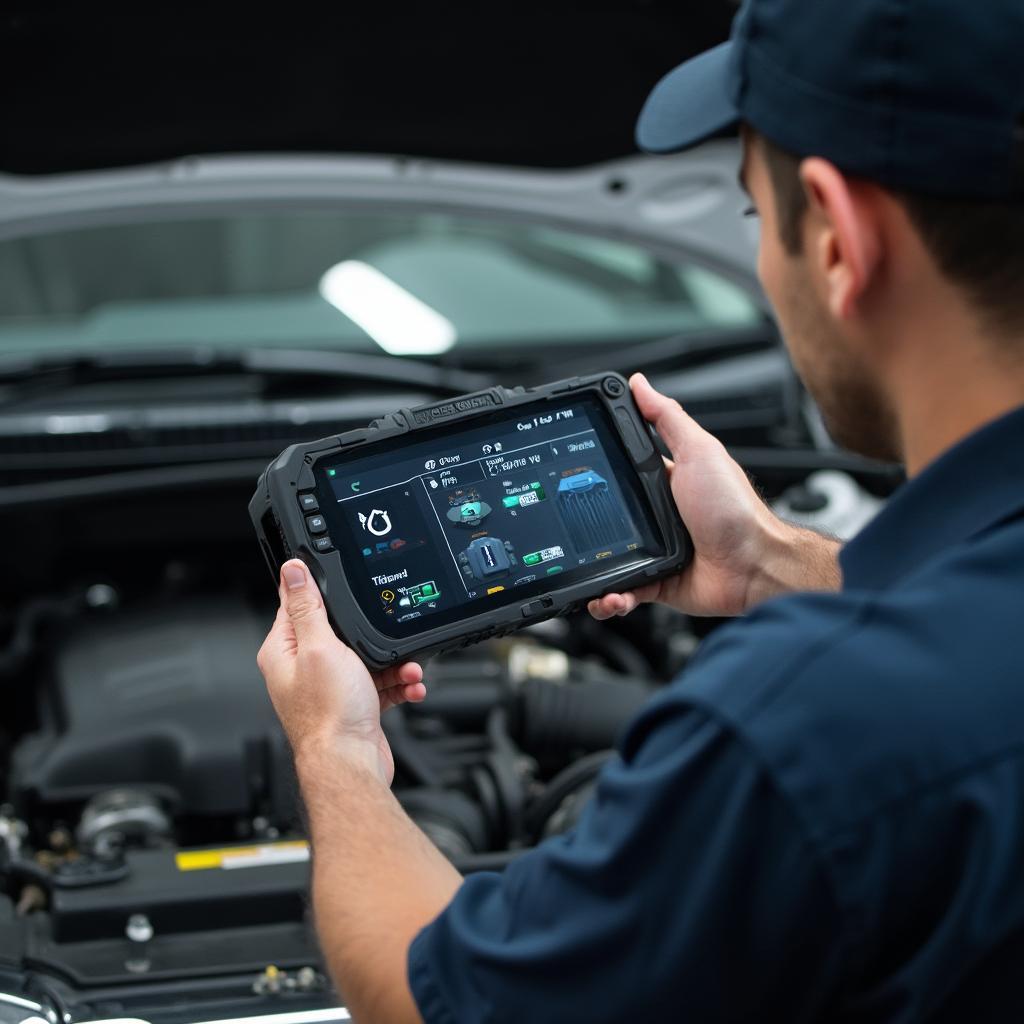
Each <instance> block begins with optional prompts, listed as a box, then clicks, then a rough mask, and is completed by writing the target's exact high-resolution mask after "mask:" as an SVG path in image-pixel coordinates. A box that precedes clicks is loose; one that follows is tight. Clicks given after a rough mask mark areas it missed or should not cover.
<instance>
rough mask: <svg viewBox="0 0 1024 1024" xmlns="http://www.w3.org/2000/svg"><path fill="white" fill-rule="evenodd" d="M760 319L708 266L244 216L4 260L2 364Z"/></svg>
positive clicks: (437, 225)
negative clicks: (11, 355) (23, 355)
mask: <svg viewBox="0 0 1024 1024" xmlns="http://www.w3.org/2000/svg"><path fill="white" fill-rule="evenodd" d="M761 319H762V314H761V312H760V310H759V309H758V307H757V305H756V304H755V302H754V301H753V299H752V298H751V297H750V296H749V295H748V294H747V293H746V292H744V291H743V290H742V289H741V288H740V287H738V286H737V285H736V284H734V283H733V282H732V281H730V280H729V279H727V278H725V277H724V276H722V275H720V274H717V273H714V272H712V271H710V270H708V269H707V268H704V267H702V266H700V265H698V264H697V263H695V262H687V261H684V260H678V261H668V260H665V259H662V258H659V257H657V256H655V255H653V254H652V253H650V252H649V251H647V250H646V249H644V248H642V247H640V246H638V245H634V244H629V243H626V242H621V241H617V240H611V239H605V238H599V237H595V236H591V235H587V234H584V233H582V232H573V231H567V230H561V229H554V228H550V227H543V226H538V225H531V224H524V223H515V224H513V223H508V222H502V221H498V220H495V221H486V220H481V219H477V218H470V217H467V216H455V215H450V214H439V213H427V212H418V213H411V214H410V213H402V214H398V213H388V214H380V213H374V214H368V213H359V212H352V211H337V210H334V211H329V212H313V211H307V212H289V213H261V214H234V215H230V216H217V217H202V218H200V217H190V218H188V219H184V218H182V219H174V220H163V221H150V222H147V223H130V224H108V225H102V226H94V227H85V228H77V229H74V230H65V231H60V232H53V233H49V234H45V235H36V236H32V237H25V238H17V239H13V240H9V241H4V242H0V352H4V351H31V352H35V353H43V352H46V351H57V350H59V351H61V352H74V351H97V350H110V349H116V348H131V349H136V350H137V349H139V348H145V347H147V346H153V347H160V348H166V347H167V346H175V345H196V344H209V345H216V346H219V347H224V348H230V347H239V348H242V347H244V348H249V347H252V346H260V345H275V346H280V345H289V344H294V345H296V346H310V345H313V346H322V347H331V348H335V349H338V350H343V351H344V350H349V351H366V352H380V351H381V350H382V349H383V350H384V351H386V352H390V353H394V354H397V355H411V356H420V357H423V356H426V357H430V356H436V355H440V354H442V353H444V352H447V351H449V350H451V349H456V348H457V349H458V350H459V351H460V352H466V353H467V354H473V355H485V354H486V353H485V351H484V350H487V349H494V350H498V349H502V348H509V347H522V346H547V345H552V344H557V345H564V346H572V345H574V344H580V345H594V344H595V343H596V344H601V343H608V344H613V343H617V342H621V341H628V340H640V339H647V338H654V337H661V336H664V335H667V334H678V333H682V334H685V333H687V332H691V331H698V330H706V329H708V328H715V327H717V328H723V327H724V328H729V327H733V326H735V327H744V326H748V325H751V324H754V323H757V322H759V321H760V320H761Z"/></svg>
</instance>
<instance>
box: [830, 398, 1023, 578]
mask: <svg viewBox="0 0 1024 1024" xmlns="http://www.w3.org/2000/svg"><path fill="white" fill-rule="evenodd" d="M1022 508H1024V406H1021V407H1020V408H1019V409H1016V410H1015V411H1013V412H1011V413H1007V414H1006V415H1005V416H1001V417H1000V418H999V419H997V420H994V421H993V422H992V423H989V424H987V425H986V426H984V427H982V428H980V429H979V430H977V431H975V432H974V433H973V434H971V435H969V436H968V437H966V438H965V439H964V440H963V441H960V442H959V443H958V444H956V445H954V446H953V447H952V448H950V449H949V450H948V451H947V452H945V453H944V454H943V455H941V456H940V457H939V458H938V459H936V460H935V461H934V462H932V463H931V464H929V465H928V466H927V467H925V469H924V470H922V471H921V472H920V473H919V474H918V475H917V476H916V477H914V478H913V479H912V480H909V481H908V482H907V483H905V484H903V486H902V487H900V489H899V490H898V491H897V492H896V493H895V494H894V495H893V496H892V498H890V499H889V502H888V503H887V504H886V506H885V508H884V509H883V510H882V511H881V512H880V513H879V514H878V515H877V516H876V517H875V518H874V519H873V520H872V521H871V522H870V523H869V524H868V525H867V526H866V527H865V528H864V529H863V530H862V531H861V532H860V533H859V534H857V536H856V537H855V538H854V539H853V540H851V541H850V542H849V543H848V544H847V545H846V546H845V547H844V548H843V550H842V552H841V553H840V556H839V561H840V565H841V566H842V569H843V588H844V589H863V588H867V589H870V590H882V589H884V588H886V587H889V586H891V585H892V584H893V583H895V582H896V581H897V580H898V579H900V578H901V577H903V576H905V575H906V574H907V573H909V572H911V571H913V570H914V569H916V568H917V567H918V566H919V565H921V564H923V563H924V562H926V561H928V559H929V558H931V557H933V556H934V555H937V554H939V553H940V552H942V551H944V550H946V549H947V548H949V547H950V546H952V545H954V544H957V543H959V542H961V541H965V540H967V539H968V538H969V537H973V536H975V535H976V534H978V533H980V532H981V531H983V530H985V529H986V528H988V527H990V526H994V525H995V524H996V523H998V522H1000V521H1001V520H1003V519H1006V518H1009V517H1011V516H1013V515H1014V514H1015V513H1017V512H1019V511H1020V510H1021V509H1022Z"/></svg>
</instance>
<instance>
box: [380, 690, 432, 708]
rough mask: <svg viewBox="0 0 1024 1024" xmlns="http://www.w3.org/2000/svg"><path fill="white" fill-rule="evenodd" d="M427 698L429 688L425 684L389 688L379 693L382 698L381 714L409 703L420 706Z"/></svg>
mask: <svg viewBox="0 0 1024 1024" xmlns="http://www.w3.org/2000/svg"><path fill="white" fill-rule="evenodd" d="M426 696H427V688H426V686H424V685H423V683H398V684H397V685H396V686H391V687H388V688H387V689H386V690H381V691H380V692H379V693H378V697H379V698H380V710H381V714H383V713H384V712H385V711H387V710H388V709H389V708H393V707H396V706H397V705H399V704H404V703H405V702H406V701H409V702H410V703H413V704H418V703H419V702H420V701H421V700H424V699H425V698H426Z"/></svg>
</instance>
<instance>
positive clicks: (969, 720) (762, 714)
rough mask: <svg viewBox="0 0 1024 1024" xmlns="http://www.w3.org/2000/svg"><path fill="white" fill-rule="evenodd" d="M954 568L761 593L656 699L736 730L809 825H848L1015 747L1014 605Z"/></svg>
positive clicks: (1021, 735) (1019, 648)
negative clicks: (769, 596)
mask: <svg viewBox="0 0 1024 1024" xmlns="http://www.w3.org/2000/svg"><path fill="white" fill-rule="evenodd" d="M963 557H964V556H961V559H960V560H961V562H962V561H963ZM961 569H962V566H960V567H954V566H953V565H952V564H950V565H947V566H946V567H945V569H942V568H937V569H936V570H935V571H934V572H933V573H930V574H925V575H922V576H921V577H920V578H918V579H916V580H911V581H908V582H907V583H906V585H904V586H901V587H899V588H894V589H891V590H888V591H883V592H856V591H854V592H842V593H838V594H801V595H793V596H789V597H785V598H781V599H776V600H774V601H770V602H767V603H766V604H765V605H763V606H761V607H759V608H758V609H756V610H755V611H753V612H752V613H751V614H750V615H748V616H747V617H745V618H744V619H742V620H738V621H736V622H734V623H731V624H729V625H727V626H725V627H723V628H722V629H720V630H718V631H717V632H716V633H715V634H714V635H713V636H712V637H710V638H709V640H708V641H707V642H706V643H705V645H704V646H703V647H702V648H701V650H700V652H699V654H698V656H697V657H696V658H695V659H694V660H693V661H692V662H691V664H690V666H689V667H688V669H687V670H686V671H685V672H684V673H683V674H682V675H681V676H680V677H679V678H678V679H677V680H676V681H675V682H674V683H673V684H672V686H671V687H669V689H668V690H667V691H666V692H665V693H664V694H663V696H662V697H661V698H659V699H661V700H667V701H670V702H672V701H680V702H683V703H684V704H687V705H692V706H696V707H700V708H702V709H704V710H705V712H706V713H708V714H710V715H712V716H714V717H717V718H718V719H719V720H720V721H722V722H723V723H724V724H726V725H728V726H729V728H731V729H732V730H734V731H735V732H736V734H737V735H738V736H740V737H742V738H743V740H744V742H745V743H746V744H747V745H748V746H749V747H750V748H751V749H752V750H753V751H754V752H755V754H756V756H758V757H759V758H760V759H761V760H762V763H763V764H764V765H765V766H766V767H767V768H768V770H769V771H770V772H771V773H772V775H773V777H774V778H775V780H776V782H777V784H778V785H779V786H780V788H781V789H782V790H783V791H784V792H785V793H786V794H787V796H788V797H789V798H790V799H791V800H792V801H793V802H794V804H795V805H796V806H797V807H799V808H800V809H801V811H802V813H803V816H804V818H805V824H806V825H807V827H808V828H809V829H810V831H811V832H812V833H814V834H816V835H817V836H819V837H821V838H823V837H825V836H827V835H829V834H835V833H836V832H838V831H841V830H843V829H847V828H849V827H852V826H853V825H855V824H856V823H858V822H862V821H864V820H866V819H867V818H869V817H870V815H871V814H873V813H875V812H876V811H877V810H879V809H881V808H883V807H885V806H889V805H891V804H892V803H893V802H894V801H898V800H900V799H901V798H904V797H906V796H908V795H909V794H912V793H915V792H921V791H923V790H925V789H927V788H928V787H929V786H934V785H940V784H942V782H943V780H949V779H952V778H955V777H957V776H958V775H962V774H964V773H968V772H970V771H971V770H972V768H973V767H974V766H976V765H980V764H983V763H987V762H990V761H991V760H992V759H993V758H995V759H998V758H999V757H1002V756H1016V755H1017V753H1018V752H1019V750H1020V749H1021V747H1022V746H1024V725H1022V723H1024V688H1022V687H1021V686H1020V685H1019V665H1020V663H1021V660H1022V659H1024V641H1022V639H1020V638H1019V637H1018V636H1017V633H1018V631H1017V630H1016V629H1015V628H1014V627H1013V626H1012V620H1013V618H1014V613H1013V607H1014V604H1015V603H1006V602H999V601H998V600H995V599H994V595H993V593H992V592H991V590H987V591H986V590H985V589H984V588H982V590H983V592H985V593H986V594H987V597H988V600H982V599H980V598H978V597H977V595H972V594H971V591H970V585H969V584H967V583H964V582H963V580H964V579H966V578H967V576H969V573H964V572H962V571H961ZM993 605H996V606H997V607H993ZM635 727H638V728H640V729H641V730H642V728H643V721H642V718H641V720H639V721H638V722H637V723H635ZM628 740H629V737H628V736H627V742H628Z"/></svg>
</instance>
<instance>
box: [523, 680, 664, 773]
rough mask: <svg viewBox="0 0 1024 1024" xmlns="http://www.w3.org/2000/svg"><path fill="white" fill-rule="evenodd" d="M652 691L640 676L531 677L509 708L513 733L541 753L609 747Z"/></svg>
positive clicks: (525, 746)
mask: <svg viewBox="0 0 1024 1024" xmlns="http://www.w3.org/2000/svg"><path fill="white" fill-rule="evenodd" d="M651 692H652V691H651V690H650V689H649V688H648V687H646V686H643V685H641V684H639V683H636V682H619V681H617V680H611V679H607V680H605V679H595V680H591V681H589V682H582V683H573V684H571V685H563V684H558V683H551V682H548V681H547V680H543V679H528V680H526V681H525V682H524V683H523V685H522V689H521V690H520V691H519V694H518V695H517V698H516V700H514V701H513V702H512V704H511V706H510V708H509V712H510V714H509V733H510V734H511V736H512V738H513V739H514V740H515V741H516V742H517V743H518V744H519V746H520V747H522V748H523V750H525V751H527V752H528V753H530V754H534V755H536V756H538V757H543V756H545V755H557V754H561V755H564V754H565V753H566V752H567V751H570V750H584V751H590V750H605V749H607V748H608V747H611V746H613V745H614V743H615V740H616V738H617V737H618V735H619V732H620V731H621V730H622V728H623V727H624V726H625V725H626V724H627V723H628V722H629V720H630V719H631V718H633V716H634V715H635V714H636V713H637V712H638V711H639V710H640V708H641V707H643V705H644V704H645V703H646V701H647V699H648V697H650V695H651Z"/></svg>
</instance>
